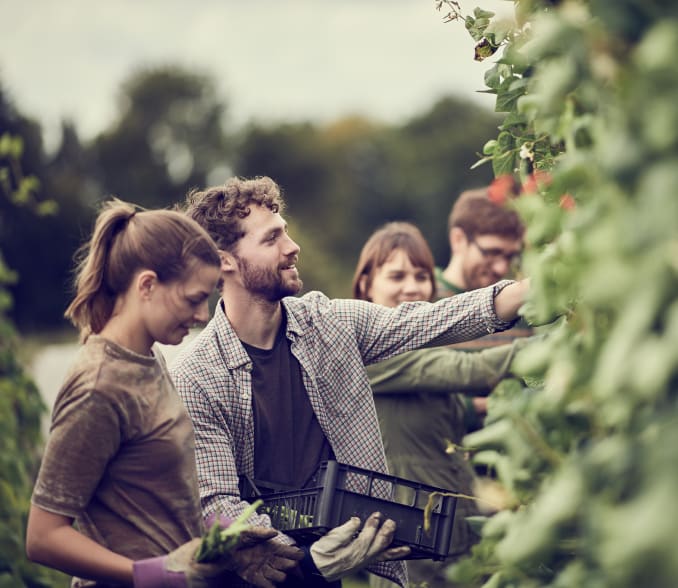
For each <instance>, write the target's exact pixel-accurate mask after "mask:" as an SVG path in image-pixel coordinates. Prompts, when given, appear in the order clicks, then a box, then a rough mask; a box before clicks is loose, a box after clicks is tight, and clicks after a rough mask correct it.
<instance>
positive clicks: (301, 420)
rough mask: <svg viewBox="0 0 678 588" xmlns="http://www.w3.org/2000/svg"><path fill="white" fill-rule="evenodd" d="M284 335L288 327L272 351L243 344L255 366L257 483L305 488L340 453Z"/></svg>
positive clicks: (281, 332) (255, 468)
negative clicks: (320, 420)
mask: <svg viewBox="0 0 678 588" xmlns="http://www.w3.org/2000/svg"><path fill="white" fill-rule="evenodd" d="M284 333H285V324H284V323H283V325H282V326H281V328H280V331H279V332H278V336H277V337H276V340H275V343H274V345H273V348H272V349H260V348H257V347H253V346H252V345H248V344H246V343H243V346H244V347H245V350H246V351H247V353H248V355H249V356H250V358H251V359H252V364H253V369H252V408H253V413H254V478H255V480H258V481H259V482H270V483H272V484H274V485H278V486H285V487H291V488H302V487H304V486H305V485H306V484H307V483H308V481H309V480H310V478H311V477H312V476H313V474H314V473H315V472H316V470H317V469H318V465H319V464H320V462H321V461H323V460H326V459H334V454H333V452H332V448H331V447H330V444H329V442H328V441H327V438H326V437H325V433H324V432H323V430H322V429H321V428H320V424H319V423H318V419H317V418H316V416H315V413H314V412H313V407H312V406H311V402H310V400H309V398H308V394H307V393H306V389H305V388H304V383H303V380H302V376H301V366H300V365H299V362H298V361H297V358H296V357H294V355H292V351H291V350H290V342H289V341H288V339H287V338H286V337H285V335H284Z"/></svg>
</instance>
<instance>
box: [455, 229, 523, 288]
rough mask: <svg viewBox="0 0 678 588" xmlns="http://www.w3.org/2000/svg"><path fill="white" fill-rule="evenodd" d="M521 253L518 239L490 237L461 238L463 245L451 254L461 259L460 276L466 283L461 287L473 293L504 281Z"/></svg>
mask: <svg viewBox="0 0 678 588" xmlns="http://www.w3.org/2000/svg"><path fill="white" fill-rule="evenodd" d="M521 252H522V240H521V239H509V238H506V237H502V236H499V235H493V234H485V235H476V236H475V237H473V238H469V237H468V236H466V235H464V238H463V243H462V244H461V246H459V245H458V246H457V247H456V248H455V252H454V255H460V256H461V257H462V275H463V278H464V281H465V282H466V283H465V284H463V287H465V288H466V289H467V290H475V289H476V288H484V287H486V286H491V285H492V284H495V283H496V282H498V281H499V280H502V279H504V278H506V277H507V276H508V275H509V274H510V273H511V270H512V269H514V267H515V264H516V263H517V262H518V261H519V260H520V254H521Z"/></svg>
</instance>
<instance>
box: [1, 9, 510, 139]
mask: <svg viewBox="0 0 678 588" xmlns="http://www.w3.org/2000/svg"><path fill="white" fill-rule="evenodd" d="M461 5H462V8H463V10H464V12H465V13H470V12H472V10H473V8H474V7H475V6H482V7H483V8H486V9H490V10H498V11H500V12H501V13H502V14H505V15H508V14H510V9H511V8H512V6H513V5H512V3H511V2H507V1H506V0H461ZM444 12H446V11H443V12H438V11H437V10H436V9H435V1H434V0H278V1H275V0H190V1H189V0H108V1H106V2H96V1H95V2H93V1H91V0H61V1H59V2H56V1H54V0H0V81H1V82H2V84H3V86H4V88H5V90H6V91H7V92H8V93H9V95H10V96H11V97H12V99H13V100H14V101H15V103H16V104H17V106H18V107H19V110H20V111H21V112H23V113H24V114H26V115H29V116H32V117H34V118H37V119H38V120H39V121H40V122H41V123H42V124H43V125H44V127H45V130H46V132H47V133H48V135H49V133H52V137H54V132H55V129H57V128H58V126H59V121H60V119H61V118H63V117H68V118H70V119H72V120H74V121H75V123H76V125H77V127H78V130H79V131H80V134H81V135H82V136H83V137H84V138H90V137H92V136H93V135H95V134H96V133H98V132H99V131H101V130H102V129H104V128H105V127H106V125H108V124H109V123H110V122H111V120H112V118H113V116H114V114H115V112H116V95H117V90H118V88H119V86H120V82H121V81H122V80H124V79H125V78H127V77H128V76H129V74H130V73H131V72H132V71H133V70H134V69H135V68H137V67H139V66H149V65H165V64H178V65H184V66H188V67H190V68H194V69H196V70H198V71H200V72H204V73H207V74H210V75H212V76H214V78H215V79H216V80H217V81H218V88H219V91H220V92H221V95H222V96H223V97H224V99H226V100H227V101H228V103H229V108H230V110H229V112H230V120H231V122H233V123H234V124H238V125H239V124H242V123H244V122H246V121H247V120H249V119H258V120H267V121H279V120H283V119H291V120H314V121H318V122H326V121H329V120H333V119H336V118H338V117H341V116H344V115H347V114H364V115H367V116H370V117H373V118H376V119H379V120H382V121H384V122H398V121H400V120H403V119H406V118H408V117H410V116H412V115H415V114H418V113H420V112H422V111H423V110H425V109H426V108H428V107H429V106H430V105H431V104H432V103H433V102H434V101H435V100H436V99H437V98H438V97H440V96H442V95H444V94H457V95H460V96H462V97H467V98H469V99H471V100H476V101H478V102H479V103H480V104H482V105H485V106H487V107H488V108H492V107H493V104H494V102H493V98H492V97H491V96H488V95H484V94H479V93H478V92H477V91H478V90H481V89H483V74H484V72H485V70H486V69H487V68H488V67H489V66H490V64H489V63H488V62H484V63H476V62H474V61H473V41H472V39H471V38H470V37H469V35H468V33H467V32H466V30H465V29H464V27H463V24H462V23H459V22H455V23H447V24H446V23H444V22H443V14H444ZM49 139H50V137H49V136H48V142H49Z"/></svg>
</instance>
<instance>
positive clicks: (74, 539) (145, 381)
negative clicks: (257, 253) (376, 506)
mask: <svg viewBox="0 0 678 588" xmlns="http://www.w3.org/2000/svg"><path fill="white" fill-rule="evenodd" d="M219 274H220V257H219V252H218V250H217V248H216V246H215V244H214V242H213V241H212V240H211V239H210V237H209V236H208V235H207V233H206V232H205V231H204V230H203V229H202V228H201V227H200V226H199V225H198V224H197V223H196V222H194V221H193V220H191V219H189V218H188V217H187V216H185V215H183V214H182V213H180V212H177V211H170V210H149V211H137V210H136V209H135V208H134V207H133V206H132V205H130V204H127V203H124V202H121V201H119V200H112V201H110V202H108V203H106V204H105V205H104V207H103V210H102V211H101V213H100V214H99V216H98V218H97V220H96V224H95V227H94V232H93V235H92V237H91V239H90V241H89V242H88V243H87V244H86V245H85V246H84V248H83V249H82V250H81V254H80V262H79V264H78V267H77V272H76V280H75V286H76V294H75V298H74V299H73V301H72V303H71V304H70V306H69V307H68V309H67V310H66V317H67V318H69V319H70V320H71V321H72V322H73V323H74V324H75V325H76V326H77V327H78V328H79V330H80V335H81V340H82V343H83V345H82V347H81V349H80V351H79V354H78V356H77V358H76V360H75V362H74V364H73V366H72V367H71V369H70V371H69V374H68V375H67V377H66V380H65V382H64V384H63V386H62V388H61V390H60V392H59V394H58V396H57V399H56V402H55V405H54V408H53V412H52V425H51V430H50V437H49V440H48V443H47V446H46V448H45V452H44V455H43V460H42V464H41V468H40V472H39V474H38V479H37V481H36V484H35V488H34V491H33V496H32V501H31V502H32V504H31V510H30V514H29V520H28V528H27V533H26V550H27V553H28V556H29V557H30V558H31V559H33V560H34V561H37V562H39V563H42V564H44V565H47V566H50V567H54V568H57V569H60V570H62V571H64V572H66V573H68V574H71V575H73V576H74V579H73V586H76V587H85V586H97V587H109V586H133V587H135V588H159V587H165V586H168V587H170V586H171V587H180V588H193V587H203V586H221V585H229V584H231V582H232V581H233V580H236V578H235V575H236V574H237V575H240V576H241V577H242V578H244V579H246V580H247V581H248V582H250V583H252V584H255V585H258V586H261V587H263V588H271V587H272V586H273V582H280V581H283V580H284V579H285V576H286V574H285V572H286V571H287V570H289V569H291V568H293V567H294V566H295V565H296V560H298V559H299V558H300V557H301V555H302V554H301V552H300V551H299V550H297V549H296V548H295V547H291V546H287V545H283V544H282V543H280V542H278V541H271V539H272V537H273V536H275V535H276V532H275V531H274V530H271V529H262V528H249V529H247V530H245V531H243V533H242V534H241V536H240V541H239V544H238V546H237V547H236V549H235V550H233V551H232V552H231V553H230V555H228V556H226V557H224V558H222V559H220V560H219V561H218V562H217V563H213V564H212V563H210V564H206V563H196V562H195V561H194V555H195V552H196V550H197V548H198V545H199V543H200V539H199V537H200V536H201V535H202V534H203V533H204V531H205V525H204V524H203V521H202V517H201V514H200V498H199V495H198V482H197V474H196V466H195V448H194V446H195V442H194V433H193V427H192V425H191V421H190V418H189V416H188V413H187V412H186V409H185V408H184V406H183V404H182V403H181V401H180V399H179V397H178V395H177V393H176V390H175V388H174V386H173V384H172V382H171V380H170V378H169V375H168V373H167V369H166V366H165V363H164V360H163V358H162V355H161V354H160V352H159V350H158V348H157V345H155V343H156V342H158V343H163V344H177V343H180V342H181V340H182V339H183V338H184V337H185V336H186V334H187V333H188V331H189V329H190V328H191V327H192V326H194V325H195V324H198V323H203V322H205V321H206V320H207V319H208V307H207V300H208V297H209V295H210V294H211V293H212V291H213V290H214V288H215V286H216V284H217V281H218V279H219ZM74 523H75V525H74ZM223 524H228V522H226V521H224V522H223ZM229 578H230V579H229Z"/></svg>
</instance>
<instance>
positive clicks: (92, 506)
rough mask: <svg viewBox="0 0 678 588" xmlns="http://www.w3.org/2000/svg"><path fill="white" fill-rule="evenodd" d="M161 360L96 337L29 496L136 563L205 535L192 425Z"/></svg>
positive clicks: (68, 390)
mask: <svg viewBox="0 0 678 588" xmlns="http://www.w3.org/2000/svg"><path fill="white" fill-rule="evenodd" d="M155 354H156V357H149V356H143V355H138V354H136V353H134V352H132V351H130V350H128V349H125V348H123V347H120V346H119V345H116V344H114V343H112V342H111V341H108V340H106V339H104V338H102V337H100V336H90V337H89V339H88V340H87V343H86V344H85V345H83V346H82V348H81V349H80V351H79V354H78V356H77V359H76V361H75V363H74V365H73V366H72V368H71V370H70V372H69V374H68V376H67V377H66V380H65V382H64V385H63V387H62V388H61V390H60V392H59V394H58V396H57V399H56V402H55V405H54V408H53V411H52V425H51V430H50V437H49V440H48V443H47V446H46V448H45V452H44V455H43V459H42V464H41V467H40V472H39V474H38V479H37V482H36V485H35V488H34V491H33V497H32V502H33V504H35V505H36V506H39V507H40V508H42V509H44V510H47V511H50V512H53V513H57V514H61V515H65V516H68V517H73V518H74V519H75V520H76V523H77V527H78V529H79V530H80V532H82V533H83V534H84V535H86V536H88V537H90V538H91V539H93V540H94V541H96V542H98V543H100V544H101V545H104V546H105V547H107V548H108V549H110V550H111V551H114V552H115V553H119V554H122V555H124V556H127V557H129V558H131V559H134V560H138V559H143V558H148V557H154V556H157V555H162V554H165V553H167V552H169V551H171V550H173V549H174V548H176V547H178V546H179V545H181V544H182V543H184V542H186V541H188V540H189V539H191V538H192V537H197V536H199V535H200V533H201V531H202V523H201V514H200V499H199V495H198V480H197V473H196V466H195V440H194V435H193V426H192V424H191V421H190V418H189V416H188V413H187V412H186V409H185V408H184V406H183V404H182V402H181V400H180V398H179V396H178V395H177V392H176V390H175V388H174V385H173V384H172V382H171V380H170V377H169V374H168V373H167V369H166V366H165V364H164V361H163V359H162V356H161V355H160V352H159V351H157V352H155ZM74 585H76V586H95V585H98V586H100V585H101V584H95V583H92V582H78V581H77V580H76V581H75V583H74Z"/></svg>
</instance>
